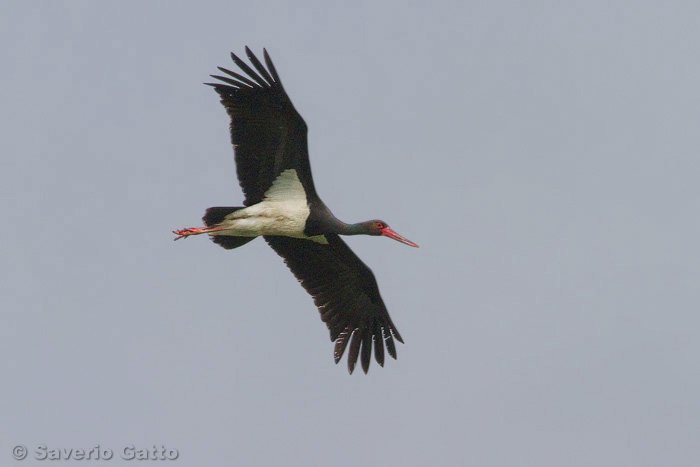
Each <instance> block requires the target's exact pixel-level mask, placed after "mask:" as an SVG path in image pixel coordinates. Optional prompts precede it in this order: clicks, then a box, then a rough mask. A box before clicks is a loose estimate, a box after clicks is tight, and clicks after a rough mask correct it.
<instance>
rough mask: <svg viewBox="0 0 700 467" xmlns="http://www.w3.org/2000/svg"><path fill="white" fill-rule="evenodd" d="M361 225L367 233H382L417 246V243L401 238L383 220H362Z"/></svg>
mask: <svg viewBox="0 0 700 467" xmlns="http://www.w3.org/2000/svg"><path fill="white" fill-rule="evenodd" d="M363 226H364V227H365V229H366V233H367V235H384V236H385V237H389V238H393V239H394V240H396V241H398V242H401V243H405V244H406V245H409V246H414V247H416V248H418V245H416V244H415V243H413V242H412V241H410V240H407V239H405V238H403V237H402V236H401V235H399V234H397V233H396V232H394V231H393V230H391V228H390V227H389V225H388V224H387V223H386V222H384V221H380V220H378V219H375V220H373V221H367V222H364V223H363Z"/></svg>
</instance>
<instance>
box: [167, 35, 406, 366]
mask: <svg viewBox="0 0 700 467" xmlns="http://www.w3.org/2000/svg"><path fill="white" fill-rule="evenodd" d="M245 50H246V54H247V55H248V59H249V60H250V62H251V63H252V65H253V66H254V67H255V70H257V73H256V72H255V70H253V69H252V68H251V67H250V66H248V65H247V64H246V63H245V62H244V61H243V60H241V59H240V58H238V57H237V56H236V55H235V54H233V53H231V58H232V59H233V62H234V63H235V64H236V65H237V66H238V68H240V71H242V72H243V73H245V74H246V75H247V77H246V76H243V75H241V74H239V73H236V72H233V71H230V70H227V69H225V68H221V67H218V69H219V70H220V71H221V72H222V73H224V74H226V75H228V76H219V75H211V76H212V78H215V79H217V80H219V81H220V82H217V83H206V84H208V85H209V86H212V87H213V88H214V90H216V92H217V93H218V94H219V96H220V97H221V103H222V104H223V105H224V107H225V108H226V112H227V113H228V115H229V116H230V117H231V142H232V143H233V149H234V156H235V161H236V169H237V175H238V180H239V182H240V185H241V188H242V189H243V193H244V195H245V201H244V202H243V204H244V206H242V207H212V208H209V209H207V210H206V212H205V214H204V217H203V218H202V221H203V222H204V225H205V226H204V227H195V228H187V229H181V230H175V231H173V233H174V234H175V235H177V237H176V238H175V240H179V239H181V238H187V237H189V236H192V235H200V234H208V235H210V238H211V240H213V241H214V243H216V244H218V245H220V246H221V247H223V248H226V249H227V250H231V249H234V248H238V247H239V246H242V245H245V244H246V243H248V242H250V241H251V240H253V239H255V238H256V237H259V236H262V237H263V238H264V239H265V241H266V242H267V243H268V244H269V245H270V246H271V247H272V249H273V250H275V251H276V252H277V254H278V255H280V256H281V257H282V258H284V261H285V263H286V264H287V266H288V267H289V269H290V270H291V271H292V273H293V274H294V275H295V276H296V278H297V279H298V280H299V281H300V283H301V285H302V286H303V287H304V288H305V289H306V291H307V292H308V293H309V294H310V295H311V296H312V297H313V299H314V303H315V304H316V306H317V307H318V311H319V312H320V313H321V319H322V320H323V321H324V322H325V323H326V325H327V326H328V329H329V330H330V334H331V341H333V342H335V348H334V351H333V355H334V358H335V362H336V363H338V362H339V361H340V359H341V358H342V356H343V353H344V352H345V350H346V348H348V344H349V350H348V370H349V371H350V373H352V372H353V370H354V369H355V365H356V363H357V359H358V357H359V358H360V361H361V363H362V369H363V370H364V372H365V373H367V370H368V369H369V365H370V360H371V359H372V347H374V357H375V359H376V360H377V363H379V365H381V366H384V347H385V346H386V350H387V352H388V353H389V355H391V357H393V358H394V359H396V345H395V343H394V339H396V340H398V341H399V342H401V343H403V339H402V338H401V335H400V334H399V332H398V330H397V329H396V326H394V323H392V321H391V318H390V317H389V312H388V311H387V309H386V306H385V305H384V302H383V301H382V297H381V295H380V294H379V288H378V287H377V281H376V280H375V278H374V274H373V273H372V271H371V270H370V269H369V268H368V267H367V266H366V265H365V264H364V263H363V262H362V261H361V260H360V258H358V257H357V255H355V253H353V252H352V250H351V249H350V248H349V247H348V246H347V244H346V243H345V242H344V241H343V240H342V239H341V238H340V235H375V236H379V235H383V236H385V237H389V238H392V239H394V240H397V241H399V242H401V243H404V244H406V245H410V246H413V247H418V245H416V244H415V243H413V242H411V241H409V240H407V239H405V238H404V237H402V236H401V235H399V234H397V233H396V232H394V231H393V230H392V229H391V228H390V227H389V226H388V225H387V223H386V222H384V221H381V220H371V221H366V222H360V223H357V224H346V223H345V222H342V221H340V220H338V219H337V218H336V217H335V216H334V215H333V214H332V213H331V211H330V210H329V209H328V207H327V206H326V205H325V204H324V203H323V201H321V198H319V197H318V194H317V193H316V189H315V188H314V182H313V179H312V178H311V167H310V165H309V154H308V149H307V138H306V134H307V127H306V123H305V122H304V120H303V119H302V118H301V115H299V113H298V112H297V111H296V109H295V108H294V106H293V105H292V101H291V100H290V99H289V96H287V93H286V92H285V90H284V88H283V87H282V82H281V81H280V78H279V75H278V74H277V70H275V66H274V65H273V64H272V60H270V56H269V55H268V53H267V50H265V49H263V54H264V58H265V63H266V64H267V68H265V66H263V64H262V63H261V62H260V60H258V58H257V57H256V56H255V55H254V54H253V53H252V52H251V51H250V49H249V48H248V47H246V49H245Z"/></svg>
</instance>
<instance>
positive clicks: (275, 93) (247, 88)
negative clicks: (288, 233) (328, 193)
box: [206, 47, 316, 206]
mask: <svg viewBox="0 0 700 467" xmlns="http://www.w3.org/2000/svg"><path fill="white" fill-rule="evenodd" d="M245 50H246V54H247V55H248V59H249V60H250V62H251V63H252V64H253V66H254V67H255V69H256V70H257V71H258V73H259V74H258V73H256V72H255V71H254V70H253V69H252V68H250V67H249V66H248V65H247V64H246V63H245V62H244V61H243V60H241V59H240V58H238V57H237V56H236V55H235V54H233V53H231V58H232V59H233V61H234V63H235V64H236V65H238V67H239V68H240V69H241V71H242V72H243V73H245V74H246V75H248V78H246V77H245V76H242V75H240V74H238V73H235V72H233V71H230V70H227V69H225V68H221V67H219V70H221V71H222V72H223V73H225V74H227V75H229V76H230V77H225V76H218V75H212V77H213V78H216V79H218V80H220V81H222V82H223V83H225V84H222V83H206V84H208V85H209V86H212V87H214V89H215V90H216V92H217V93H219V96H221V103H222V104H223V105H224V107H226V111H227V112H228V114H229V116H230V117H231V142H232V143H233V149H234V153H235V158H236V169H237V174H238V180H239V182H240V184H241V188H243V193H244V194H245V196H246V199H245V202H244V204H245V205H246V206H250V205H252V204H256V203H258V202H260V201H262V199H263V196H264V194H265V192H266V191H267V190H268V188H270V186H271V185H272V182H273V181H274V180H275V178H277V176H278V175H279V174H280V173H282V172H283V171H284V170H287V169H295V170H296V171H297V175H298V177H299V180H300V181H301V183H302V184H303V186H304V189H305V191H306V195H307V197H309V196H316V191H315V188H314V184H313V180H312V178H311V168H310V167H309V154H308V146H307V141H306V134H307V128H306V123H304V119H302V118H301V115H299V113H298V112H297V111H296V109H295V108H294V106H293V105H292V101H291V100H289V96H287V93H286V92H285V90H284V88H283V87H282V82H281V81H280V78H279V76H278V75H277V70H275V66H274V65H273V64H272V60H270V56H269V55H268V54H267V51H266V50H264V49H263V51H264V56H265V63H266V64H267V69H266V68H265V67H264V66H263V64H262V63H260V60H258V58H257V57H256V56H255V55H253V53H252V52H251V51H250V49H249V48H248V47H246V48H245ZM307 199H308V198H307Z"/></svg>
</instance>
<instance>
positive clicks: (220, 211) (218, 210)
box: [202, 206, 257, 250]
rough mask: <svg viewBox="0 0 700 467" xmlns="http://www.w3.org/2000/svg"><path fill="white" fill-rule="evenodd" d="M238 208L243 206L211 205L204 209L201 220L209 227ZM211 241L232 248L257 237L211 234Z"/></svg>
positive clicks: (221, 220)
mask: <svg viewBox="0 0 700 467" xmlns="http://www.w3.org/2000/svg"><path fill="white" fill-rule="evenodd" d="M239 209H244V208H243V207H235V208H232V207H221V206H217V207H213V208H209V209H207V210H206V212H205V213H204V217H202V221H203V222H204V225H206V226H207V227H211V226H213V225H216V224H220V223H222V222H223V221H224V220H226V216H228V215H229V214H231V213H234V212H236V211H238V210H239ZM209 238H210V239H211V241H212V242H214V243H216V244H217V245H219V246H221V247H222V248H226V249H227V250H233V249H234V248H238V247H239V246H243V245H245V244H246V243H248V242H250V241H252V240H255V239H256V238H257V237H234V236H232V235H212V236H210V237H209Z"/></svg>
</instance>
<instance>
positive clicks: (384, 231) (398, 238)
mask: <svg viewBox="0 0 700 467" xmlns="http://www.w3.org/2000/svg"><path fill="white" fill-rule="evenodd" d="M382 235H384V236H385V237H389V238H393V239H394V240H396V241H397V242H401V243H405V244H406V245H408V246H414V247H416V248H418V245H416V244H415V243H413V242H412V241H410V240H407V239H405V238H403V237H402V236H401V235H399V234H397V233H396V232H394V231H393V230H391V229H390V228H389V227H384V228H383V229H382Z"/></svg>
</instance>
